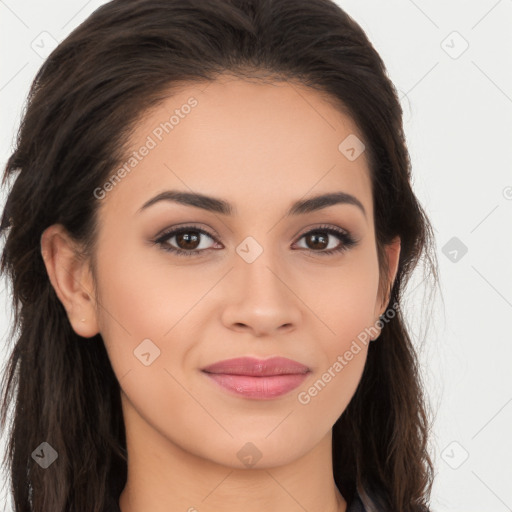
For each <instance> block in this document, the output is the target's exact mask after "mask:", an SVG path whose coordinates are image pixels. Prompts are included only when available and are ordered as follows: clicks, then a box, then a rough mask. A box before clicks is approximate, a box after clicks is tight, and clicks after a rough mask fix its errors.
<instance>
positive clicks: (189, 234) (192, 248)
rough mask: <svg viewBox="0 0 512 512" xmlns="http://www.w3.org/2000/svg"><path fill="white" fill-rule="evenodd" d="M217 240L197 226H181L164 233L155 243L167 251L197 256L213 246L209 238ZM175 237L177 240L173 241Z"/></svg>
mask: <svg viewBox="0 0 512 512" xmlns="http://www.w3.org/2000/svg"><path fill="white" fill-rule="evenodd" d="M208 238H209V239H210V240H213V241H215V239H214V238H213V236H212V235H210V234H209V233H207V232H206V231H204V230H203V229H199V228H196V227H193V226H191V227H187V226H185V227H181V228H178V229H173V230H171V231H168V232H167V233H164V234H163V235H162V236H161V237H159V238H158V240H155V243H157V244H159V245H160V246H161V247H162V248H163V249H164V250H165V251H168V252H172V253H175V254H177V255H179V256H196V255H200V254H201V253H203V252H204V251H206V250H208V249H210V248H211V244H210V246H208V242H207V239H208ZM173 239H175V241H174V242H173Z"/></svg>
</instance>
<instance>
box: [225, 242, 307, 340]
mask: <svg viewBox="0 0 512 512" xmlns="http://www.w3.org/2000/svg"><path fill="white" fill-rule="evenodd" d="M290 276H291V273H290V272H289V271H287V270H286V267H285V264H284V263H282V262H281V264H278V262H277V258H274V257H273V256H272V254H271V252H270V251H267V250H265V251H263V252H262V253H261V255H260V256H259V257H258V258H257V259H256V260H255V261H253V262H252V263H248V262H247V261H245V260H244V259H242V258H238V256H237V260H236V262H235V267H234V268H233V270H232V271H231V272H230V278H229V279H228V280H227V281H229V282H228V283H226V285H227V286H228V287H229V291H228V292H227V294H228V296H229V300H228V302H227V303H226V304H225V308H224V310H223V313H222V322H223V323H224V325H225V326H226V327H227V328H229V329H232V330H236V331H239V332H248V333H250V334H251V335H252V336H255V337H262V336H266V335H268V336H275V335H276V334H281V333H285V332H289V331H293V330H295V329H297V327H298V325H299V323H300V321H301V318H302V309H301V304H303V302H302V301H301V300H300V298H299V297H298V295H297V294H296V292H295V291H294V284H295V285H296V283H294V281H293V278H292V277H290ZM295 287H297V286H295Z"/></svg>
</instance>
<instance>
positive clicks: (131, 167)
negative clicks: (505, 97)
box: [1, 0, 436, 512]
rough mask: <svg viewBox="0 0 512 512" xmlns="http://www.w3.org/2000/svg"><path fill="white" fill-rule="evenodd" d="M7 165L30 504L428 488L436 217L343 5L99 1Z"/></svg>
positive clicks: (350, 496)
mask: <svg viewBox="0 0 512 512" xmlns="http://www.w3.org/2000/svg"><path fill="white" fill-rule="evenodd" d="M11 177H15V181H14V184H13V185H12V188H11V189H10V190H9V194H8V198H7V202H6V205H5V209H4V212H3V217H2V225H1V227H2V230H4V232H5V234H6V240H5V247H4V251H3V254H2V271H4V272H6V273H7V274H8V276H9V278H10V279H11V280H12V293H13V304H14V308H15V324H14V325H13V333H12V334H13V336H14V337H15V346H14V349H13V351H12V355H11V358H10V360H9V366H8V369H7V373H6V374H5V386H4V395H3V409H2V412H3V415H2V427H3V428H4V427H5V423H6V417H7V412H8V406H9V404H10V402H11V401H12V400H15V410H14V412H13V420H12V426H11V430H10V437H9V441H10V444H9V452H8V456H9V458H8V467H9V472H10V476H11V480H12V486H13V489H12V490H13V501H14V507H15V512H21V511H26V510H31V511H34V512H43V511H45V512H46V511H48V510H52V511H55V512H60V511H62V512H64V511H68V510H73V511H74V510H80V511H84V512H85V511H91V512H92V511H122V512H141V511H144V510H152V511H156V512H158V511H164V510H165V511H169V510H189V511H194V510H199V511H208V510H211V511H213V510H214V511H222V512H230V511H232V510H235V509H236V510H240V509H243V510H245V511H249V512H251V511H253V510H254V511H255V510H274V509H277V508H279V510H283V511H292V510H293V511H295V510H308V511H310V512H320V511H322V512H325V511H329V512H339V511H343V512H345V511H348V512H359V511H368V512H370V511H396V512H405V511H425V510H428V508H427V507H428V500H429V493H430V489H431V486H432V478H433V476H432V474H433V467H432V462H431V459H430V457H429V454H428V451H427V441H428V439H427V433H428V430H429V420H428V415H427V409H426V404H425V403H424V398H423V390H422V386H421V382H420V377H419V372H418V366H417V365H418V363H417V358H416V354H415V351H414V347H413V346H412V343H411V340H410V337H409V334H408V332H407V330H406V327H405V324H404V318H403V316H402V312H401V311H400V303H401V297H402V293H403V290H404V286H405V284H406V282H407V280H408V278H409V276H410V274H411V272H412V271H413V269H414V268H415V267H416V265H417V263H418V262H419V260H420V258H421V256H422V255H425V256H426V259H427V262H428V263H429V265H430V275H431V276H433V277H436V266H435V256H434V253H433V252H432V238H433V235H432V229H431V226H430V224H429V221H428V218H427V216H426V215H425V213H424V211H423V209H422V208H421V206H420V204H419V202H418V201H417V199H416V197H415V195H414V193H413V191H412V188H411V184H410V178H411V174H410V161H409V156H408V152H407V148H406V145H405V138H404V134H403V128H402V111H401V108H400V104H399V102H398V99H397V95H396V90H395V88H394V87H393V85H392V83H391V81H390V80H389V78H388V77H387V75H386V70H385V67H384V64H383V62H382V60H381V59H380V57H379V55H378V54H377V52H376V51H375V49H374V48H373V47H372V45H371V43H370V42H369V41H368V39H367V37H366V36H365V34H364V33H363V31H362V29H361V28H360V27H359V26H358V25H357V24H356V23H355V22H354V21H353V20H352V19H351V18H350V17H349V16H348V15H347V14H346V13H344V12H343V11H342V10H341V9H340V8H339V7H338V6H337V5H336V4H334V3H332V2H331V1H328V0H307V1H306V0H304V1H297V0H258V1H249V0H230V1H227V0H207V1H206V0H187V1H186V2H183V1H177V0H176V1H175V0H171V1H169V0H146V1H142V0H128V1H127V0H123V1H120V0H114V1H112V2H109V3H107V4H105V5H103V6H102V7H100V8H99V9H97V10H96V11H95V12H94V13H93V14H92V15H91V16H90V17H89V18H88V19H87V20H86V21H85V22H84V23H83V24H82V25H80V26H79V27H78V28H77V29H76V30H74V31H73V32H72V33H71V34H70V35H69V36H68V37H67V38H66V39H65V40H64V41H63V42H62V43H61V44H60V45H59V46H58V47H57V48H56V49H55V51H54V52H53V53H52V54H51V55H50V56H49V58H48V59H47V60H46V61H45V63H44V65H43V66H42V68H41V69H40V71H39V72H38V74H37V76H36V78H35V80H34V83H33V86H32V88H31V92H30V96H29V102H28V106H27V110H26V113H25V115H24V118H23V122H22V125H21V129H20V131H19V134H18V140H17V145H16V148H15V151H14V153H13V154H12V155H11V157H10V158H9V160H8V163H7V166H6V169H5V174H4V183H5V182H6V181H7V179H8V178H11ZM20 377H21V378H20Z"/></svg>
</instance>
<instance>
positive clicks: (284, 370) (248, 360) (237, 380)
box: [201, 357, 311, 400]
mask: <svg viewBox="0 0 512 512" xmlns="http://www.w3.org/2000/svg"><path fill="white" fill-rule="evenodd" d="M201 371H202V372H203V373H204V374H205V375H206V376H207V377H209V378H210V379H212V380H213V381H214V382H216V383H217V384H218V385H220V386H221V387H222V388H223V389H225V390H227V391H230V392H231V393H234V394H236V395H238V396H243V397H245V398H254V399H261V400H268V399H272V398H277V397H279V396H282V395H284V394H286V393H288V392H289V391H291V390H292V389H295V388H296V387H297V386H299V385H300V384H301V383H302V382H303V381H304V379H305V378H306V377H307V375H308V374H309V373H310V372H311V369H310V368H308V367H307V366H305V365H303V364H301V363H299V362H297V361H294V360H292V359H288V358H286V357H271V358H269V359H258V358H255V357H238V358H234V359H226V360H225V361H219V362H217V363H214V364H212V365H209V366H207V367H205V368H202V369H201Z"/></svg>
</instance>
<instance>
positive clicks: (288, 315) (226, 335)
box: [41, 77, 400, 512]
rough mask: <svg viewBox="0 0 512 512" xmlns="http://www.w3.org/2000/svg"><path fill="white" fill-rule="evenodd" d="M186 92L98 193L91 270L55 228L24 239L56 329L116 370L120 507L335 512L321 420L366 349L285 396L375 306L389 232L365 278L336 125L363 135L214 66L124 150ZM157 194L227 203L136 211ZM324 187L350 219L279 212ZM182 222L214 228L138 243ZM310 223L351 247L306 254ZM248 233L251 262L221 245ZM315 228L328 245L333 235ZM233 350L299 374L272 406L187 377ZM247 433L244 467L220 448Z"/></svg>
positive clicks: (357, 192)
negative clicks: (51, 300) (133, 161)
mask: <svg viewBox="0 0 512 512" xmlns="http://www.w3.org/2000/svg"><path fill="white" fill-rule="evenodd" d="M190 96H194V97H195V98H196V99H197V101H198V105H197V106H196V107H194V108H193V109H192V110H191V112H190V113H189V114H188V115H186V116H184V117H183V118H182V119H180V122H179V124H178V125H176V126H175V127H174V129H173V130H172V131H171V132H170V133H168V134H165V135H164V137H163V139H162V141H161V142H158V144H157V146H156V147H155V148H154V149H152V150H151V151H150V152H149V154H148V155H147V156H145V157H144V158H143V159H142V161H140V162H139V163H138V165H137V166H136V167H135V168H133V170H132V171H131V172H130V173H129V174H127V175H126V176H125V177H124V178H123V179H122V180H121V182H120V183H118V184H117V185H116V186H115V187H114V188H113V189H112V190H110V191H109V192H108V193H107V194H106V197H105V198H103V199H101V200H99V201H100V203H101V204H100V208H101V209H100V217H99V223H100V231H99V239H98V246H97V253H96V258H97V268H96V274H94V273H93V272H91V270H90V267H89V262H88V261H80V260H79V259H78V258H77V257H76V251H75V249H76V245H75V244H74V243H73V240H72V239H70V237H69V236H68V234H67V232H66V231H65V229H64V228H63V227H62V226H60V225H57V224H56V225H53V226H50V227H49V228H48V229H47V230H46V231H45V233H44V234H43V236H42V239H41V248H42V254H43V257H44V260H45V264H46V267H47V270H48V274H49V276H50V279H51V282H52V285H53V286H54V288H55V290H56V293H57V295H58V297H59V299H60V300H61V302H62V303H63V305H64V307H65V308H66V311H67V313H68V317H69V320H70V323H71V325H72V327H73V329H74V330H75V332H77V333H78V334H79V335H81V336H83V337H86V338H87V337H91V336H94V335H95V334H97V333H98V332H99V333H101V336H102V338H103V340H104V342H105V346H106V348H107V351H108V354H109V357H110V360H111V363H112V367H113V369H114V372H115V374H116V376H117V378H118V380H119V382H120V387H121V396H122V406H123V414H124V420H125V424H126V432H127V447H128V455H129V463H128V481H127V485H126V487H125V489H124V491H123V492H122V494H121V498H120V507H121V510H122V512H144V511H147V510H151V511H153V512H163V511H166V512H168V511H189V512H193V511H195V510H198V511H201V512H207V511H217V512H218V511H222V512H232V511H235V510H236V511H239V510H244V511H246V512H256V511H258V512H259V511H261V510H266V511H269V512H272V511H277V510H279V511H281V512H283V511H289V512H292V511H293V512H298V511H303V510H308V511H309V512H335V511H345V510H346V506H347V503H346V501H345V499H344V498H343V496H342V495H341V494H340V493H339V491H338V490H337V488H336V486H335V483H334V479H333V475H332V462H331V433H332V432H331V429H332V426H333V424H334V423H335V422H336V420H337V419H338V417H339V416H340V415H341V414H342V413H343V411H344V410H345V408H346V407H347V405H348V403H349V402H350V400H351V398H352V396H353V395H354V393H355V391H356V388H357V386H358V384H359V381H360V378H361V375H362V372H363V369H364V365H365V362H366V356H367V349H368V347H367V345H364V344H361V343H360V346H361V350H360V351H359V352H358V353H357V355H355V356H354V357H353V359H352V360H351V361H350V362H349V363H348V364H347V365H346V366H345V367H344V368H343V370H342V371H341V372H339V373H337V374H336V377H335V378H332V380H331V381H330V382H329V383H328V384H327V385H326V386H325V387H324V389H322V390H321V392H319V393H318V396H316V397H313V398H312V399H311V401H310V402H309V403H308V404H306V405H304V404H301V403H299V401H298V394H299V393H300V392H301V391H304V390H306V391H307V390H308V388H310V387H311V386H312V384H313V383H314V382H316V381H317V380H318V379H319V378H320V377H321V375H322V374H323V373H324V372H325V371H326V370H327V369H328V368H329V367H332V365H333V364H334V362H335V361H336V359H337V357H338V356H339V355H343V354H344V353H345V352H346V351H347V350H348V349H349V347H350V346H351V344H352V343H353V341H354V340H355V339H357V336H358V335H359V334H360V333H361V332H363V331H364V329H365V328H368V327H370V326H373V325H374V324H375V322H376V320H378V317H379V315H381V314H382V313H383V312H384V311H385V309H386V306H387V298H385V297H380V296H379V294H378V285H379V279H387V280H389V282H392V281H393V280H394V277H395V275H396V270H397V265H398V258H399V252H400V242H399V240H398V239H397V240H395V241H394V243H393V244H391V245H389V246H388V247H387V249H386V250H387V257H388V259H389V262H390V264H389V275H387V276H382V275H379V269H378V261H377V252H376V242H375V231H374V222H373V209H372V193H371V182H370V174H369V169H368V162H367V159H366V153H365V152H363V153H362V154H361V155H360V156H359V157H358V158H357V159H355V160H354V161H350V160H349V159H347V158H346V157H345V156H344V154H342V153H341V152H340V151H339V150H338V145H339V144H340V142H341V141H343V140H344V139H345V138H346V137H347V136H348V135H350V134H356V135H357V136H358V137H359V139H361V140H363V136H362V134H361V133H360V132H359V130H358V128H357V126H356V125H355V124H354V123H353V121H352V120H351V119H350V118H349V117H347V116H345V115H344V114H342V113H341V112H340V111H339V110H337V109H335V108H334V107H333V106H332V104H330V103H328V102H327V101H326V100H325V99H324V97H323V96H322V95H320V94H319V93H318V92H317V91H314V90H312V89H308V88H306V87H303V86H298V85H291V84H290V83H288V82H276V83H273V84H268V83H267V84H262V83H257V82H255V81H246V80H240V79H235V78H233V77H230V78H228V77H223V78H221V79H218V80H216V81H215V82H213V83H210V84H209V85H208V86H207V87H206V88H205V85H204V84H203V85H199V84H191V85H190V84H189V85H188V86H187V87H185V88H183V89H182V90H179V91H178V92H176V91H175V92H174V93H173V95H172V96H170V97H169V98H168V99H167V100H166V101H165V102H164V103H162V104H161V105H160V106H158V108H156V109H154V110H152V111H151V112H149V113H147V115H146V116H145V117H144V118H143V119H142V121H140V122H139V123H138V125H137V127H136V130H135V131H134V133H133V135H132V137H131V146H132V149H133V150H136V149H138V148H140V147H141V146H142V145H143V144H144V143H145V141H146V140H147V137H148V135H151V133H152V131H153V130H154V129H155V127H156V126H158V125H159V124H160V123H161V122H163V121H165V120H168V119H169V116H170V114H172V111H174V110H175V109H176V108H180V106H182V105H183V104H185V103H186V102H187V99H188V98H190ZM169 189H175V190H180V191H187V192H191V191H194V192H200V193H203V194H206V195H209V196H214V197H217V198H222V199H224V200H226V201H229V202H230V203H232V205H233V207H234V208H236V215H233V216H227V215H221V214H218V213H212V212H208V211H206V210H202V209H199V208H195V207H193V206H186V205H182V204H177V203H173V202H169V201H161V202H158V203H156V204H154V205H153V206H151V207H149V208H147V209H146V210H144V211H142V212H141V213H139V212H138V210H139V208H140V207H141V206H142V204H143V203H145V202H146V201H147V200H148V199H150V198H152V197H154V196H155V195H157V194H158V193H160V192H162V191H164V190H169ZM333 191H344V192H346V193H349V194H352V195H354V196H356V197H357V198H358V199H359V201H360V202H361V203H362V204H363V206H364V208H365V210H366V217H365V215H364V214H363V213H362V211H360V210H359V209H358V208H357V207H356V206H354V205H350V204H337V205H333V206H329V207H327V208H323V209H320V210H317V211H314V212H310V213H308V214H303V215H296V216H290V217H285V212H286V211H287V210H288V208H289V207H290V205H291V204H292V203H293V202H294V201H296V200H298V199H304V198H305V197H311V196H313V195H317V194H320V193H327V192H333ZM185 224H193V225H194V226H197V227H198V228H202V229H205V230H206V231H208V232H210V233H211V234H212V235H215V234H218V237H215V238H210V237H209V236H206V235H199V236H201V239H200V245H199V243H197V244H196V247H199V249H196V251H197V250H202V249H203V248H204V249H206V250H205V251H204V252H203V253H202V254H201V255H200V256H189V257H187V256H185V257H182V256H177V255H175V254H172V253H169V252H166V251H165V250H164V249H163V248H162V247H161V246H159V245H158V244H155V243H153V242H152V240H154V239H155V238H157V236H158V235H159V234H160V233H161V232H162V231H163V230H164V229H166V228H172V227H174V226H177V225H185ZM323 224H325V225H328V226H333V227H335V226H337V227H339V228H342V229H345V230H348V231H349V232H350V233H351V234H352V235H353V236H354V238H356V240H358V243H357V245H355V246H353V247H350V248H349V249H347V250H346V251H343V252H340V253H334V254H331V255H322V254H321V252H322V251H325V250H326V249H325V248H324V249H322V247H320V248H318V246H315V244H314V240H313V241H312V240H311V237H308V236H303V235H304V234H306V233H308V232H309V231H311V230H312V229H313V228H318V227H319V226H321V225H323ZM192 231H193V230H192ZM248 236H251V237H253V238H254V239H255V240H256V241H257V243H258V244H259V245H260V246H261V248H262V249H263V252H262V253H261V254H260V255H259V256H258V257H257V258H256V259H255V261H253V262H252V263H248V262H247V261H246V260H244V259H243V258H242V257H241V256H240V255H239V254H238V253H237V252H236V248H237V247H238V246H240V244H241V243H242V242H243V241H244V240H245V239H246V237H248ZM328 237H329V238H328V240H329V248H332V247H337V246H338V245H339V244H342V243H343V242H342V241H341V240H340V239H339V238H337V237H336V236H335V235H328ZM166 242H167V244H168V245H169V244H170V245H172V246H174V247H179V248H182V249H183V248H185V249H186V248H187V247H188V248H190V247H191V246H190V245H188V246H187V244H186V243H184V242H183V241H182V242H181V245H179V242H178V239H177V238H176V237H174V238H168V239H167V241H166ZM250 250H253V249H250ZM82 319H84V321H82ZM148 338H149V339H150V340H151V341H152V343H153V344H154V345H155V346H157V347H158V349H159V350H160V355H159V357H157V358H156V359H154V361H153V362H152V363H151V364H150V365H148V366H146V365H144V364H142V363H141V361H140V360H139V359H138V358H137V357H135V356H134V350H136V349H137V347H138V346H139V345H140V343H141V342H142V340H144V339H148ZM84 343H86V341H84ZM377 343H378V341H377ZM151 350H153V349H151ZM243 355H249V356H254V357H261V358H267V357H270V356H275V355H279V356H284V357H289V358H291V359H294V360H296V361H299V362H301V363H303V364H305V365H307V366H308V367H310V369H311V370H312V371H311V373H310V374H309V375H308V377H307V379H306V380H305V381H304V382H303V384H302V385H300V386H299V387H298V388H296V389H294V390H292V391H291V392H289V393H287V394H286V395H283V396H281V397H278V398H275V399H272V400H254V399H247V398H242V397H239V396H234V395H232V394H230V393H228V392H227V391H225V390H223V389H222V388H220V387H219V386H217V385H216V384H215V382H212V381H211V380H210V379H209V378H208V377H206V376H205V375H204V374H203V373H202V372H201V371H200V368H202V367H204V366H206V365H208V364H211V363H214V362H216V361H220V360H223V359H228V358H232V357H238V356H243ZM247 442H251V443H253V445H254V446H256V447H257V449H258V450H259V452H260V453H261V458H260V459H259V460H258V461H257V462H256V464H255V465H254V466H252V467H249V466H247V465H246V464H245V463H244V462H243V460H241V459H239V457H238V456H237V452H238V451H239V450H240V449H241V448H242V447H243V446H244V445H245V444H246V443H247Z"/></svg>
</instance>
